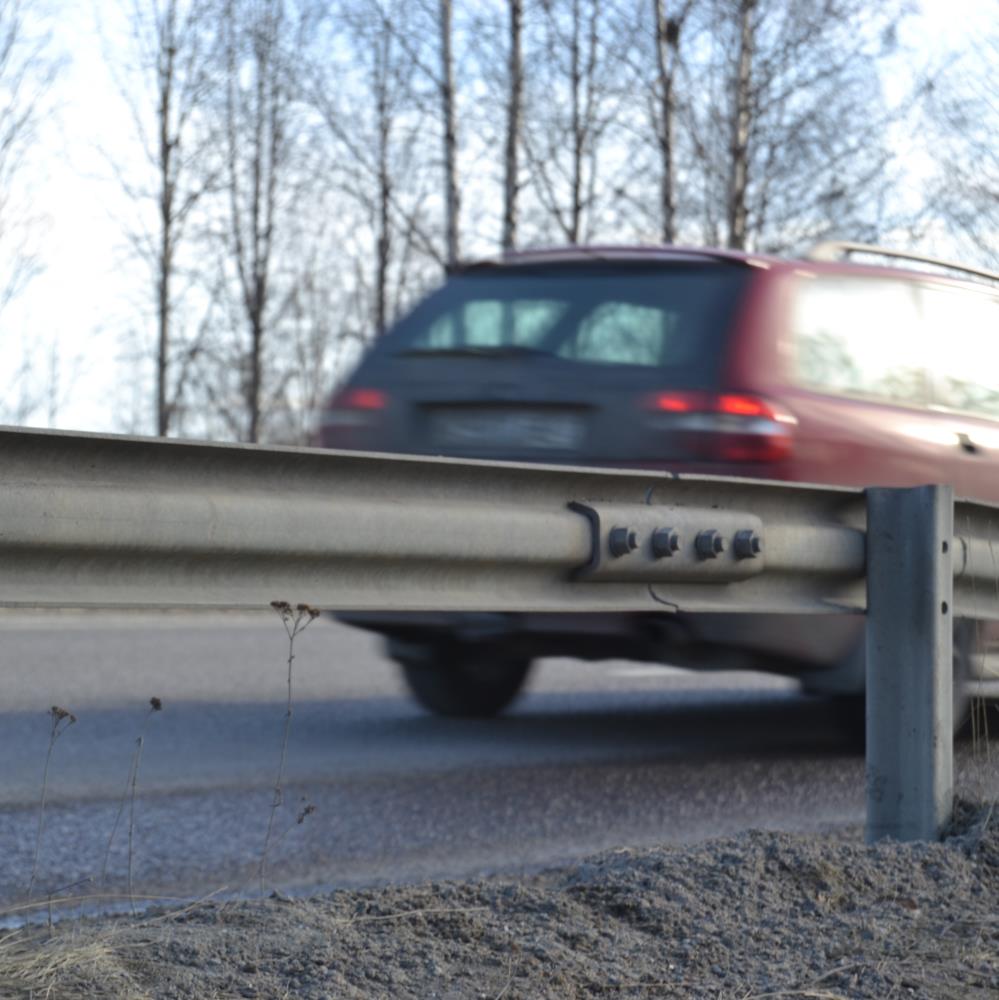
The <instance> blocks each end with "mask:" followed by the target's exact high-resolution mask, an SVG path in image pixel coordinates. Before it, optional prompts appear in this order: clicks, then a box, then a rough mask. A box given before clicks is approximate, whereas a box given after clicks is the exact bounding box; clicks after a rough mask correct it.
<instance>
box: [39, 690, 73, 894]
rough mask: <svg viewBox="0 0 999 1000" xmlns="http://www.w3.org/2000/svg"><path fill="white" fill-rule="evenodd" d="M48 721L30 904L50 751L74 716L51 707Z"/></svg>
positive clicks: (47, 780)
mask: <svg viewBox="0 0 999 1000" xmlns="http://www.w3.org/2000/svg"><path fill="white" fill-rule="evenodd" d="M49 720H50V724H51V728H50V730H49V747H48V750H47V751H46V754H45V768H44V770H43V771H42V795H41V800H40V801H39V803H38V831H37V832H36V834H35V856H34V858H33V859H32V862H31V878H29V879H28V902H29V903H30V902H31V893H32V892H33V891H34V888H35V880H36V879H37V878H38V856H39V854H40V852H41V848H42V832H43V830H44V829H45V797H46V795H47V793H48V786H49V765H50V764H51V763H52V751H53V749H54V748H55V745H56V740H58V739H59V737H60V736H62V734H63V733H64V732H66V730H67V729H69V727H70V726H71V725H73V723H74V722H76V716H75V715H73V713H72V712H68V711H67V710H66V709H65V708H60V707H59V706H58V705H53V706H52V707H51V708H50V709H49Z"/></svg>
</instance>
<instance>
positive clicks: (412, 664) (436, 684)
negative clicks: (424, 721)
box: [396, 645, 531, 719]
mask: <svg viewBox="0 0 999 1000" xmlns="http://www.w3.org/2000/svg"><path fill="white" fill-rule="evenodd" d="M421 652H422V654H423V655H412V654H410V655H406V656H396V662H397V663H398V664H399V666H400V667H401V668H402V675H403V678H404V679H405V681H406V685H407V686H408V687H409V690H410V691H411V692H412V694H413V696H414V697H415V698H416V700H417V701H418V702H419V703H420V704H421V705H422V706H423V707H424V708H426V709H427V710H429V711H431V712H433V713H434V714H435V715H443V716H448V717H451V718H473V719H485V718H491V717H492V716H494V715H498V714H499V713H500V712H502V711H503V710H504V709H505V708H506V707H507V706H508V705H510V703H511V702H512V701H513V700H514V699H515V698H516V697H517V695H518V694H519V693H520V691H521V689H522V688H523V686H524V683H525V682H526V680H527V675H528V673H529V672H530V669H531V661H530V660H529V659H525V658H522V657H516V656H510V655H508V654H503V653H496V652H493V651H491V650H488V649H484V648H476V647H471V646H460V645H446V646H436V647H429V648H427V649H425V650H423V651H421Z"/></svg>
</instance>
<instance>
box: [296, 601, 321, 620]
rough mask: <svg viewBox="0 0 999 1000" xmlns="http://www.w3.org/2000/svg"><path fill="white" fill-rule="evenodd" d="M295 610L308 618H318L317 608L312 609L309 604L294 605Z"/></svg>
mask: <svg viewBox="0 0 999 1000" xmlns="http://www.w3.org/2000/svg"><path fill="white" fill-rule="evenodd" d="M295 610H296V611H300V612H301V613H302V614H303V615H308V616H309V617H310V618H318V617H319V608H314V607H313V606H312V605H311V604H299V605H296V607H295Z"/></svg>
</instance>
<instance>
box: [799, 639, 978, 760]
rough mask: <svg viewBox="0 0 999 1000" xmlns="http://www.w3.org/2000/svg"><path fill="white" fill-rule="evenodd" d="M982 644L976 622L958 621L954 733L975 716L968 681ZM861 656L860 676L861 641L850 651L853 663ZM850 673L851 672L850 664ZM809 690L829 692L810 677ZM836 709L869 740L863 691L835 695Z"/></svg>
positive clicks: (855, 733) (861, 741)
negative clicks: (978, 649)
mask: <svg viewBox="0 0 999 1000" xmlns="http://www.w3.org/2000/svg"><path fill="white" fill-rule="evenodd" d="M977 645H978V631H977V628H976V625H975V622H973V621H971V620H969V619H961V620H959V621H957V622H955V623H954V653H953V663H954V673H953V689H952V690H953V695H952V697H953V712H954V733H955V735H957V734H958V733H960V732H961V731H962V730H963V729H964V728H965V727H966V726H967V724H968V722H969V720H970V718H971V695H970V694H969V692H968V682H969V680H970V679H971V677H972V661H973V659H974V656H975V652H976V650H977ZM857 657H859V664H860V676H861V677H862V676H863V673H862V670H863V660H864V647H863V644H861V645H860V646H859V647H858V648H857V649H855V650H854V651H853V652H852V653H850V654H849V661H850V664H851V665H855V664H856V663H857V662H858V661H857V660H856V658H857ZM845 672H846V673H849V672H851V670H850V669H849V668H848V669H847V670H846V671H845ZM803 687H804V690H805V691H806V692H807V693H809V694H823V693H828V692H824V691H822V690H821V688H820V687H819V686H818V685H816V686H814V687H813V686H810V685H809V684H808V683H807V681H806V682H805V684H804V685H803ZM832 703H833V704H834V705H835V707H836V713H837V715H838V717H839V719H840V722H841V724H842V726H843V728H844V729H846V730H847V731H848V732H849V733H850V735H851V737H852V738H853V739H855V740H856V742H857V743H858V744H860V745H863V744H864V743H865V742H866V732H867V704H866V698H865V697H864V694H863V692H858V693H845V694H836V695H834V697H833V698H832Z"/></svg>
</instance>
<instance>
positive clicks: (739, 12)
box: [684, 0, 905, 251]
mask: <svg viewBox="0 0 999 1000" xmlns="http://www.w3.org/2000/svg"><path fill="white" fill-rule="evenodd" d="M904 10H905V5H904V4H903V3H901V2H900V0H897V2H892V3H886V4H880V5H877V7H874V6H872V5H870V4H867V3H866V2H864V0H828V2H826V3H824V4H822V5H812V4H802V3H797V2H794V0H703V2H702V3H699V4H698V5H697V7H696V12H697V14H698V21H697V24H696V29H695V30H696V31H697V32H698V35H699V38H698V44H696V45H692V46H690V47H688V54H690V53H692V52H694V53H698V56H697V57H696V58H691V59H688V60H686V61H685V64H684V70H685V72H689V77H688V80H687V83H686V86H687V88H688V95H689V96H688V102H687V105H686V111H685V123H684V124H685V128H686V129H688V130H689V135H690V141H691V144H692V148H693V149H694V151H695V160H696V162H697V164H698V169H699V171H700V174H701V178H702V181H703V188H702V199H701V211H702V213H703V223H702V226H703V233H704V236H705V238H706V240H708V241H713V240H714V239H715V238H717V237H718V236H720V235H721V231H723V232H724V240H725V242H726V243H727V245H729V246H731V247H737V248H758V249H767V250H774V251H779V250H784V249H787V248H789V247H794V246H799V245H801V244H802V243H804V242H808V241H810V240H814V239H817V238H821V237H823V236H825V235H827V234H829V233H831V232H835V231H842V232H849V233H850V234H851V235H852V236H854V237H856V238H873V237H875V236H876V234H877V231H878V230H879V228H881V227H883V226H884V225H885V222H884V219H883V217H882V216H883V211H884V204H885V196H886V192H887V190H888V189H889V187H890V185H891V183H892V178H891V174H890V171H889V170H888V166H889V164H890V163H891V161H892V151H891V149H890V148H889V145H888V140H887V135H888V131H889V126H890V125H891V123H892V122H893V121H894V120H895V116H896V114H897V112H896V110H895V109H893V108H891V107H889V106H888V104H887V102H886V101H885V100H884V98H883V97H882V88H881V82H880V78H879V65H880V61H881V59H882V57H883V56H884V55H885V54H886V53H887V52H889V51H890V50H891V48H892V46H893V44H894V39H895V29H896V27H897V24H898V22H899V20H900V18H901V17H902V16H903V13H904Z"/></svg>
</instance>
